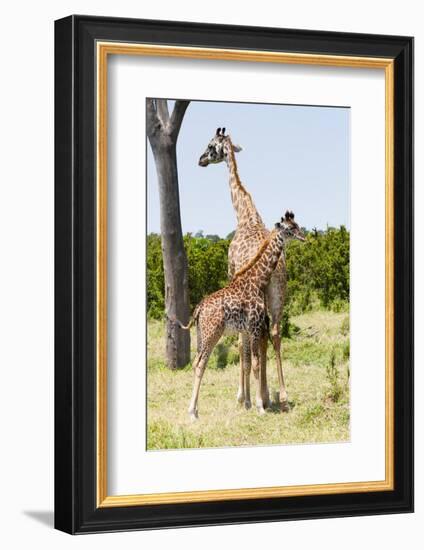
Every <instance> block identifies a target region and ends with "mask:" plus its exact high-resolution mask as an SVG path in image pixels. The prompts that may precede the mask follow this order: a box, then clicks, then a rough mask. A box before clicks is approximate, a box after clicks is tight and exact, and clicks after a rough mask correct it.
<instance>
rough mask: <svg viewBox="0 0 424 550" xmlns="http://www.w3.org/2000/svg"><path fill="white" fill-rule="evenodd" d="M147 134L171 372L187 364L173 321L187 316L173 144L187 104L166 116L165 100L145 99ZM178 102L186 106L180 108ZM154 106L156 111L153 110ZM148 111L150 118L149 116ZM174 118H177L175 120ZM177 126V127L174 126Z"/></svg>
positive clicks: (182, 337)
mask: <svg viewBox="0 0 424 550" xmlns="http://www.w3.org/2000/svg"><path fill="white" fill-rule="evenodd" d="M149 101H150V102H151V103H150V104H149V103H148V115H147V133H148V137H149V141H150V144H151V147H152V151H153V156H154V159H155V164H156V172H157V176H158V185H159V200H160V226H161V241H162V255H163V266H164V275H165V312H166V358H167V364H168V367H169V368H170V369H177V368H181V367H183V366H185V365H186V364H187V363H188V362H189V361H190V332H189V331H185V330H182V329H181V328H180V327H179V326H178V325H177V324H176V323H175V322H173V321H172V320H173V319H175V318H177V319H179V320H180V321H181V322H182V323H183V324H187V323H188V321H189V316H190V307H189V294H188V263H187V257H186V253H185V249H184V241H183V235H182V227H181V214H180V198H179V189H178V170H177V154H176V142H177V137H178V131H179V128H180V125H181V121H182V118H183V116H184V112H185V109H186V108H187V105H188V103H187V102H177V103H176V105H175V107H174V112H173V113H172V116H171V117H169V115H168V109H167V105H163V104H161V103H160V102H164V103H166V101H165V100H157V101H156V104H154V103H153V101H152V100H148V102H149ZM178 103H186V105H182V106H181V105H179V106H178ZM155 107H156V109H154V108H155ZM149 109H150V117H149ZM175 116H178V117H179V119H178V120H175V118H174V117H175ZM176 124H177V126H176Z"/></svg>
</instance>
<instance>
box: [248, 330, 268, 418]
mask: <svg viewBox="0 0 424 550" xmlns="http://www.w3.org/2000/svg"><path fill="white" fill-rule="evenodd" d="M250 345H251V351H252V369H253V374H254V376H255V379H256V408H257V409H258V412H259V414H265V409H264V395H265V393H264V392H265V388H264V386H263V374H261V351H260V346H261V344H260V341H259V338H257V337H252V339H251V344H250Z"/></svg>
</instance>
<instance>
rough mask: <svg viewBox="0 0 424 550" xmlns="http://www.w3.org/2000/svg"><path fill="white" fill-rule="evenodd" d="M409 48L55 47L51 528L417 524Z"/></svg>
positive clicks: (225, 36) (143, 36)
mask: <svg viewBox="0 0 424 550" xmlns="http://www.w3.org/2000/svg"><path fill="white" fill-rule="evenodd" d="M412 109H413V39H412V38H410V37H401V36H378V35H362V34H346V33H335V32H317V31H310V30H287V29H276V28H254V27H236V26H226V25H208V24H199V23H181V22H179V23H176V22H168V21H149V20H129V19H128V20H127V19H114V18H101V17H89V16H70V17H67V18H65V19H61V20H59V21H56V23H55V243H56V244H55V281H56V283H55V285H56V286H55V318H56V321H55V526H56V528H57V529H60V530H63V531H66V532H68V533H72V534H75V533H93V532H102V531H118V530H131V529H151V528H162V527H180V526H194V525H212V524H228V523H243V522H258V521H276V520H289V519H306V518H317V517H320V518H323V517H334V516H353V515H365V514H382V513H396V512H411V511H412V510H413V351H412V350H413V127H412V123H413V111H412Z"/></svg>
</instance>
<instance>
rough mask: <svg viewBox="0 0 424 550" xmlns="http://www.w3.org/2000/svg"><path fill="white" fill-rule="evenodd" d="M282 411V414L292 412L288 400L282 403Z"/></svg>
mask: <svg viewBox="0 0 424 550" xmlns="http://www.w3.org/2000/svg"><path fill="white" fill-rule="evenodd" d="M280 410H281V412H289V411H290V405H289V402H288V400H287V399H286V400H285V401H282V402H281V403H280Z"/></svg>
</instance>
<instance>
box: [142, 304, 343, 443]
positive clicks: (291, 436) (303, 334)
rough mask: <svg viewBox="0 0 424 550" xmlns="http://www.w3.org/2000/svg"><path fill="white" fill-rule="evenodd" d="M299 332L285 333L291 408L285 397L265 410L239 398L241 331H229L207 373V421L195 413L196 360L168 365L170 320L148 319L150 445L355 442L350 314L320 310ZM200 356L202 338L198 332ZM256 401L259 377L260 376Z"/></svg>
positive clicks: (272, 381) (271, 377) (271, 364)
mask: <svg viewBox="0 0 424 550" xmlns="http://www.w3.org/2000/svg"><path fill="white" fill-rule="evenodd" d="M290 322H291V330H290V332H291V337H290V338H284V339H283V346H282V349H283V369H284V374H285V379H286V386H287V390H288V394H289V404H290V412H288V413H281V412H280V410H279V407H278V403H275V402H274V404H273V406H272V407H271V408H270V409H269V410H267V412H266V414H265V415H262V416H260V415H259V414H258V413H257V412H256V409H255V407H254V405H253V407H252V409H250V410H245V408H244V407H243V406H242V405H239V404H238V403H237V400H236V394H237V385H238V369H239V365H238V352H237V336H226V337H225V336H224V337H223V338H222V339H221V341H220V343H219V344H218V346H217V347H216V349H215V351H214V353H213V355H212V357H211V359H210V360H209V365H208V367H207V369H206V372H205V375H204V377H203V381H202V386H201V388H200V396H199V420H198V421H197V422H194V423H192V422H191V421H190V420H189V417H188V414H187V408H188V403H189V400H190V396H191V391H192V383H193V372H192V368H191V366H190V365H189V366H187V367H186V368H185V369H182V370H178V371H170V370H169V369H167V368H166V366H165V356H164V350H165V343H164V326H163V323H162V322H160V321H149V324H148V384H147V386H148V399H147V401H148V411H147V421H148V430H147V432H148V435H147V448H148V449H149V450H153V449H176V448H199V447H230V446H240V445H272V444H280V445H281V444H289V443H318V442H335V441H339V442H340V441H348V440H349V314H348V313H346V312H344V313H334V312H329V311H314V312H310V313H306V314H303V315H299V316H297V317H292V318H291V320H290ZM191 336H192V338H191V342H192V358H193V357H194V350H195V344H196V338H195V331H194V330H193V332H192V334H191ZM267 373H268V385H269V388H270V395H271V396H272V397H273V399H275V397H276V395H277V390H278V383H277V371H276V368H275V356H274V352H273V350H272V346H269V348H268V367H267ZM251 383H252V397H253V399H252V403H254V391H255V381H254V379H253V377H252V382H251Z"/></svg>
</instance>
